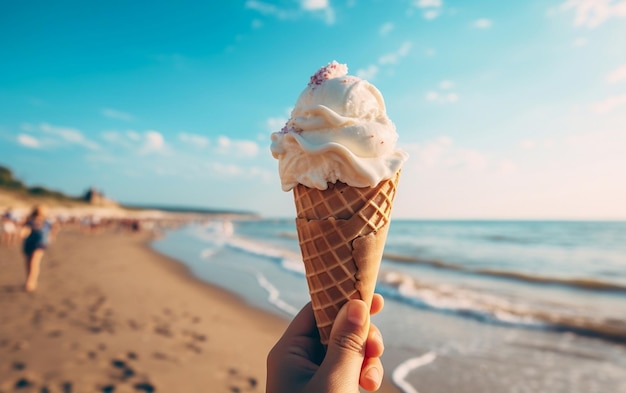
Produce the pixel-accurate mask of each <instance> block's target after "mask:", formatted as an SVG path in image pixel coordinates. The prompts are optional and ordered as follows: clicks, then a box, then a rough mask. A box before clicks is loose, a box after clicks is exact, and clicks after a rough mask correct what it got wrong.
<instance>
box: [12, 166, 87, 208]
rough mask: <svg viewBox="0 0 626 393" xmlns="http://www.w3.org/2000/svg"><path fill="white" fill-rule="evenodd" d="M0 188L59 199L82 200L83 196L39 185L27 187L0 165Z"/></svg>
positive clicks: (33, 195)
mask: <svg viewBox="0 0 626 393" xmlns="http://www.w3.org/2000/svg"><path fill="white" fill-rule="evenodd" d="M0 189H5V190H10V191H14V192H17V193H21V194H26V195H29V196H32V197H41V198H53V199H56V200H59V201H68V202H69V201H72V202H77V201H83V200H84V199H83V198H76V197H71V196H68V195H65V194H63V193H62V192H59V191H54V190H49V189H47V188H45V187H41V186H33V187H28V186H26V185H25V184H24V182H22V181H21V180H19V179H16V178H15V177H13V171H11V169H9V168H7V167H5V166H1V165H0Z"/></svg>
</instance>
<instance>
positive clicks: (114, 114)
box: [101, 108, 134, 121]
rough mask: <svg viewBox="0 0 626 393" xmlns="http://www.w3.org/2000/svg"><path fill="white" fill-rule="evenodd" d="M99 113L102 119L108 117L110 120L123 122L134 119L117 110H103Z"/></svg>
mask: <svg viewBox="0 0 626 393" xmlns="http://www.w3.org/2000/svg"><path fill="white" fill-rule="evenodd" d="M101 113H102V115H103V116H104V117H108V118H110V119H117V120H124V121H132V120H133V119H134V116H133V115H131V114H129V113H126V112H122V111H120V110H117V109H112V108H103V109H102V111H101Z"/></svg>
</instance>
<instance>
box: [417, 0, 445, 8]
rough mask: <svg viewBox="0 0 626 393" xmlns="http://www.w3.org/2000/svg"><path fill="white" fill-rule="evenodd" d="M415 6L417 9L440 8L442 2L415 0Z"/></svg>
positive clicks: (440, 0)
mask: <svg viewBox="0 0 626 393" xmlns="http://www.w3.org/2000/svg"><path fill="white" fill-rule="evenodd" d="M415 5H416V6H417V7H418V8H428V7H441V6H442V5H443V1H442V0H417V1H415Z"/></svg>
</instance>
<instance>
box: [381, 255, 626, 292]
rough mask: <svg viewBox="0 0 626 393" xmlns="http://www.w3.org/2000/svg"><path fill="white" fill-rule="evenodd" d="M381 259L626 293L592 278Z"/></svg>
mask: <svg viewBox="0 0 626 393" xmlns="http://www.w3.org/2000/svg"><path fill="white" fill-rule="evenodd" d="M383 259H387V260H389V261H392V262H403V263H409V264H415V265H425V266H430V267H434V268H438V269H447V270H453V271H457V272H462V273H467V274H475V275H483V276H490V277H499V278H506V279H510V280H516V281H523V282H527V283H533V284H547V285H562V286H568V287H575V288H580V289H586V290H593V291H611V292H623V293H626V285H623V284H618V283H613V282H609V281H602V280H598V279H593V278H576V277H572V278H568V277H553V276H542V275H536V274H532V273H525V272H517V271H510V270H499V269H480V268H470V267H467V266H462V265H458V264H454V263H450V262H444V261H439V260H436V259H424V258H419V257H414V256H408V255H402V254H393V253H385V254H384V255H383Z"/></svg>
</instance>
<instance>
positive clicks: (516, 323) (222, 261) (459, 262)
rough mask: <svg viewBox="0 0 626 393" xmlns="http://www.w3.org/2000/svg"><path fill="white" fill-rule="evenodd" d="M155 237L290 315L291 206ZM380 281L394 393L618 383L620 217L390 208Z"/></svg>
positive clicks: (623, 327) (602, 387)
mask: <svg viewBox="0 0 626 393" xmlns="http://www.w3.org/2000/svg"><path fill="white" fill-rule="evenodd" d="M152 246H153V248H154V249H156V250H157V251H158V252H160V253H163V254H165V255H168V256H170V257H173V258H175V259H177V260H179V261H181V262H182V263H184V264H185V265H187V266H188V268H189V269H190V270H191V272H192V273H193V274H194V275H196V276H197V277H198V278H200V279H202V280H205V281H207V282H209V283H211V284H213V285H217V286H220V287H223V288H225V289H226V290H228V291H230V292H233V293H235V294H237V295H238V296H240V297H241V298H242V299H244V300H245V301H246V302H248V303H249V304H251V305H253V306H255V307H258V308H260V309H263V310H265V311H268V312H271V313H275V314H277V315H280V316H283V317H285V318H287V319H289V318H291V317H293V316H294V315H295V314H296V313H297V311H298V310H300V308H301V307H302V306H303V305H304V304H306V303H307V302H308V301H309V295H308V290H307V284H306V280H305V276H304V267H303V265H302V258H301V255H300V249H299V246H298V239H297V233H296V228H295V222H294V220H293V219H249V220H238V219H230V220H226V219H224V220H221V219H220V220H209V221H207V220H205V221H197V222H194V223H192V224H189V225H186V226H183V227H180V228H177V229H173V230H168V231H167V232H166V233H165V234H164V236H163V237H161V238H160V239H158V240H155V241H154V242H153V244H152ZM376 291H377V292H379V293H381V294H382V295H383V296H384V297H385V309H384V310H383V312H381V313H380V314H379V315H377V316H375V317H374V319H373V321H374V323H376V324H377V326H379V328H380V330H381V331H382V333H383V336H384V337H385V348H386V349H385V355H384V357H383V363H384V364H385V367H386V375H387V376H389V377H390V378H391V380H392V381H393V383H394V384H395V385H396V386H397V387H398V389H399V390H400V391H402V392H404V393H439V392H449V391H455V392H473V391H489V392H503V393H516V392H534V393H537V392H551V393H559V392H581V393H591V392H599V393H624V392H626V222H623V221H487V220H432V221H429V220H402V219H396V220H393V221H392V222H391V226H390V229H389V234H388V238H387V243H386V246H385V252H384V256H383V260H382V263H381V268H380V274H379V280H378V283H377V287H376ZM478 389H480V390H478Z"/></svg>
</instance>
